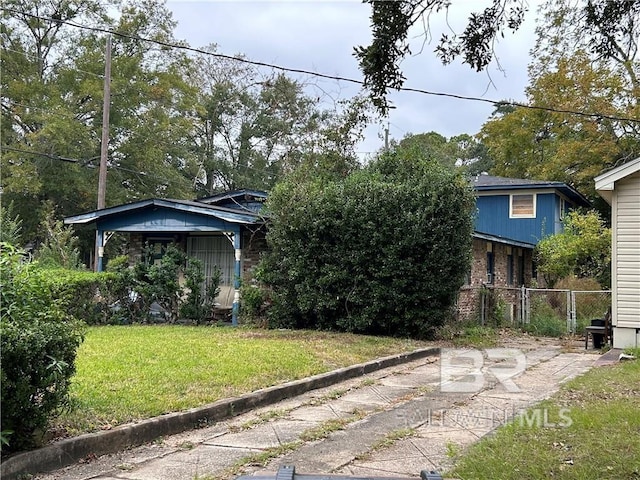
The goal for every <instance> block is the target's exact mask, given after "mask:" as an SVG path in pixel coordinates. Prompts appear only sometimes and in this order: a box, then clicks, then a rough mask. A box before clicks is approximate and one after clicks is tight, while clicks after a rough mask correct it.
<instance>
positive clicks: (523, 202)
mask: <svg viewBox="0 0 640 480" xmlns="http://www.w3.org/2000/svg"><path fill="white" fill-rule="evenodd" d="M509 197H510V198H509V200H510V201H509V218H536V194H535V193H526V194H517V195H510V196H509Z"/></svg>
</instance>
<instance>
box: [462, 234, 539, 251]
mask: <svg viewBox="0 0 640 480" xmlns="http://www.w3.org/2000/svg"><path fill="white" fill-rule="evenodd" d="M472 236H473V238H479V239H480V240H487V241H489V242H496V243H502V244H504V245H511V246H514V247H522V248H529V249H531V250H533V249H534V248H535V245H534V244H532V243H526V242H521V241H520V240H513V239H511V238H505V237H500V236H498V235H491V234H488V233H482V232H478V231H475V232H473V235H472Z"/></svg>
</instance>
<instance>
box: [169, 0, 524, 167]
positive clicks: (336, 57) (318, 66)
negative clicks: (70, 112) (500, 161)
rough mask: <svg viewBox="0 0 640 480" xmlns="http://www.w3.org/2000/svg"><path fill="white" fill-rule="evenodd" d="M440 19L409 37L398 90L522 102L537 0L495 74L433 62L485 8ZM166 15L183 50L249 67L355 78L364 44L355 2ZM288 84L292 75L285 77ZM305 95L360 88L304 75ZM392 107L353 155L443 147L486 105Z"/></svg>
mask: <svg viewBox="0 0 640 480" xmlns="http://www.w3.org/2000/svg"><path fill="white" fill-rule="evenodd" d="M452 3H453V5H452V7H451V8H450V10H449V12H448V15H447V16H445V15H443V14H438V15H435V16H432V18H431V19H430V21H429V29H430V32H431V36H432V39H431V41H430V42H429V41H428V40H427V41H425V37H424V27H422V26H420V27H419V28H414V29H413V30H412V31H410V41H411V51H412V55H411V56H410V57H408V58H406V59H405V60H404V61H403V63H402V69H403V73H404V76H405V77H406V81H405V87H410V88H418V89H422V90H427V91H430V92H439V93H447V94H454V95H462V96H471V97H480V98H485V99H488V100H505V99H508V100H515V101H524V100H525V92H524V91H525V87H526V86H527V84H528V76H527V66H528V62H529V51H530V50H531V48H532V47H533V46H534V41H535V35H534V29H535V26H536V23H535V17H536V8H537V7H536V4H537V2H536V1H535V0H531V1H529V12H528V13H527V16H526V19H525V22H524V24H523V25H522V26H521V28H520V29H519V30H518V31H517V32H516V33H511V32H507V33H506V34H505V37H504V38H503V39H500V42H499V43H497V45H496V47H495V50H496V52H497V56H498V58H499V62H500V65H499V66H498V65H497V64H496V63H494V64H492V65H491V66H490V67H489V68H488V70H487V71H485V72H480V73H477V72H475V71H473V70H472V69H471V68H470V67H469V66H468V65H463V64H461V63H460V62H459V61H457V62H456V63H454V64H451V65H448V66H443V65H442V64H441V62H440V60H438V59H437V58H436V56H435V54H434V53H433V50H434V48H435V45H436V43H437V40H438V39H439V38H440V34H441V33H442V32H445V33H446V32H450V30H449V28H452V29H453V30H455V31H457V32H460V31H462V29H463V28H464V26H465V21H466V18H467V16H468V13H469V12H470V11H471V10H472V9H474V7H475V9H476V10H479V9H481V8H484V7H485V6H487V5H489V4H490V3H491V2H488V1H478V0H453V2H452ZM166 5H167V8H168V9H169V10H170V11H171V12H172V13H173V17H174V20H176V21H177V23H178V25H177V28H176V30H175V32H174V33H175V36H176V38H177V39H179V40H186V41H187V42H188V43H189V44H190V46H192V47H196V48H201V47H204V46H206V45H209V44H211V43H215V44H216V45H217V51H218V53H223V54H226V55H236V54H243V55H244V56H245V57H246V58H248V59H250V60H254V61H259V62H265V63H270V64H276V65H280V66H283V67H288V68H295V69H302V70H309V71H314V72H320V73H323V74H327V75H335V76H341V77H347V78H353V79H358V80H361V79H362V74H361V73H360V71H359V69H358V64H357V60H356V58H355V57H354V56H353V49H354V47H355V46H357V45H364V46H366V45H368V44H369V43H370V39H371V27H370V13H371V12H370V6H369V5H367V4H363V3H361V2H360V1H359V0H169V1H167V4H166ZM289 76H292V77H294V78H296V76H295V75H292V74H290V75H289ZM301 80H302V81H304V82H305V83H309V84H312V87H309V88H311V89H313V94H314V95H318V96H320V97H321V98H322V99H323V101H325V102H328V103H327V105H329V104H330V103H331V102H333V101H335V100H338V99H347V98H350V97H352V96H354V95H356V94H357V93H358V92H359V87H358V86H357V85H354V84H350V83H347V82H337V81H335V80H325V79H319V78H312V77H309V76H304V77H303V78H301ZM389 99H390V100H391V102H392V103H393V105H394V107H395V108H393V109H392V110H391V112H390V114H389V117H388V118H385V119H375V120H374V121H373V122H372V124H371V125H369V126H368V127H367V129H366V130H365V140H364V141H363V142H362V143H361V144H360V145H359V147H358V152H359V153H360V155H361V156H366V155H367V154H369V153H373V152H375V151H376V150H378V149H379V148H380V147H382V146H383V145H384V132H385V129H387V128H388V131H389V138H391V139H396V140H400V139H402V138H403V137H404V136H406V135H407V134H409V133H413V134H419V133H425V132H430V131H435V132H437V133H440V134H441V135H444V136H445V137H447V138H450V137H452V136H455V135H459V134H463V133H467V134H470V135H474V134H476V133H478V132H479V131H480V128H481V127H482V125H483V124H484V123H485V122H486V121H487V119H488V118H489V116H490V115H491V112H492V111H493V105H492V104H490V103H485V102H477V101H469V100H460V99H455V98H448V97H443V96H435V95H425V94H420V93H412V92H393V93H392V94H391V95H390V97H389Z"/></svg>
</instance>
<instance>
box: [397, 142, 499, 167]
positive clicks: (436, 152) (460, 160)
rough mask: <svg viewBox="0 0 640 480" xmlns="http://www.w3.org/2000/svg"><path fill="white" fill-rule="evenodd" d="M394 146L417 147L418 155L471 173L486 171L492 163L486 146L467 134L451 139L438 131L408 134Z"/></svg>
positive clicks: (400, 147)
mask: <svg viewBox="0 0 640 480" xmlns="http://www.w3.org/2000/svg"><path fill="white" fill-rule="evenodd" d="M394 146H395V148H397V149H398V150H412V149H415V150H416V155H419V156H421V157H423V158H428V159H431V160H435V161H437V162H439V163H441V164H442V165H444V166H448V167H454V166H457V167H462V168H463V170H464V171H466V172H467V173H469V174H471V175H474V174H476V173H480V172H482V171H486V170H488V169H489V168H490V167H491V165H492V162H491V160H490V158H489V156H488V152H487V149H486V147H485V146H484V145H483V144H482V143H481V142H480V141H478V140H477V139H476V138H474V137H472V136H470V135H467V134H462V135H456V136H454V137H451V138H449V139H447V138H446V137H444V136H442V135H440V134H439V133H436V132H428V133H420V134H416V135H414V134H408V135H406V136H405V137H404V138H403V139H402V140H400V142H398V143H397V145H396V144H395V143H394Z"/></svg>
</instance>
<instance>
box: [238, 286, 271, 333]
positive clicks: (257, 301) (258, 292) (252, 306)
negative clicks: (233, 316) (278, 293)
mask: <svg viewBox="0 0 640 480" xmlns="http://www.w3.org/2000/svg"><path fill="white" fill-rule="evenodd" d="M240 298H241V299H242V302H241V303H240V318H241V321H242V323H244V324H253V325H259V326H264V325H265V322H266V321H267V318H266V315H267V308H268V306H269V303H270V300H269V299H270V292H269V289H267V288H266V287H264V286H262V285H260V284H256V283H255V282H248V283H243V284H242V286H241V287H240Z"/></svg>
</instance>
